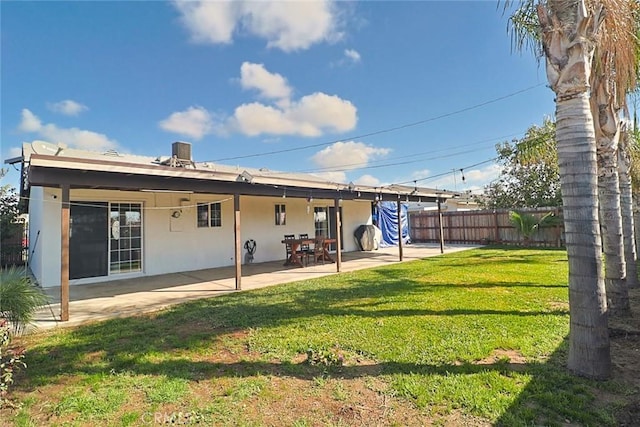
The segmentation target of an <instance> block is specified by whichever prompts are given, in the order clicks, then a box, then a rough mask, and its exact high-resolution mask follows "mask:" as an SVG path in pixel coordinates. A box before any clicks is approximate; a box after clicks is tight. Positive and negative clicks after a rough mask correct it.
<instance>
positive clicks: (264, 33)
mask: <svg viewBox="0 0 640 427" xmlns="http://www.w3.org/2000/svg"><path fill="white" fill-rule="evenodd" d="M173 4H174V6H175V7H176V9H177V10H178V11H179V12H180V14H181V21H182V23H183V25H184V26H185V27H186V28H187V29H188V30H189V32H190V33H191V37H192V39H193V41H195V42H200V43H212V44H217V43H231V42H232V41H233V37H234V35H235V34H237V33H239V32H241V31H244V32H245V33H248V34H252V35H254V36H257V37H260V38H263V39H266V40H267V46H268V47H275V48H278V49H281V50H283V51H285V52H291V51H296V50H302V49H308V48H309V47H310V46H312V45H313V44H316V43H321V42H325V41H326V42H332V41H336V40H338V39H340V38H341V37H342V33H341V32H340V31H339V30H338V27H339V22H338V9H337V6H336V4H335V2H334V1H331V0H317V1H295V2H290V1H278V2H271V1H253V0H248V1H245V0H236V1H207V0H198V1H190V0H175V1H174V2H173Z"/></svg>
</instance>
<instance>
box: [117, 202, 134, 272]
mask: <svg viewBox="0 0 640 427" xmlns="http://www.w3.org/2000/svg"><path fill="white" fill-rule="evenodd" d="M109 217H110V221H109V236H110V243H109V247H110V250H109V260H110V271H111V273H128V272H132V271H142V205H141V204H140V203H111V206H110V213H109Z"/></svg>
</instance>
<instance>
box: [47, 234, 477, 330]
mask: <svg viewBox="0 0 640 427" xmlns="http://www.w3.org/2000/svg"><path fill="white" fill-rule="evenodd" d="M473 247H474V246H468V245H447V246H445V250H444V252H445V253H451V252H457V251H461V250H466V249H471V248H473ZM437 255H440V245H438V244H426V243H416V244H409V245H405V246H404V247H403V262H406V261H413V260H416V259H422V258H427V257H432V256H437ZM398 262H399V261H398V248H397V247H390V248H382V249H380V250H377V251H372V252H347V253H343V255H342V269H341V270H342V272H349V271H355V270H362V269H366V268H372V267H378V266H383V265H390V264H394V263H398ZM234 272H235V269H234V267H224V268H212V269H206V270H197V271H188V272H182V273H172V274H164V275H159V276H148V277H141V278H135V279H124V280H114V281H109V282H103V283H98V284H91V285H77V286H71V287H70V303H69V313H70V315H69V321H67V322H60V321H59V319H60V303H59V301H60V288H59V287H54V288H46V289H45V290H46V292H47V294H48V295H49V296H50V297H51V304H49V305H47V306H45V307H43V308H42V309H40V310H39V311H38V312H37V314H36V322H35V326H36V327H37V328H38V329H47V328H54V327H66V326H74V325H78V324H82V323H86V322H90V321H96V320H105V319H110V318H115V317H125V316H132V315H136V314H141V313H147V312H152V311H157V310H160V309H163V308H165V307H168V306H171V305H174V304H179V303H182V302H185V301H190V300H195V299H199V298H209V297H213V296H217V295H222V294H226V293H230V292H239V291H236V290H235V276H234ZM332 274H339V273H336V265H335V264H333V263H326V264H324V265H322V264H318V265H314V264H311V265H309V266H307V267H304V268H299V267H283V265H282V261H274V262H266V263H260V264H248V265H243V266H242V291H247V290H252V289H259V288H264V287H267V286H272V285H278V284H282V283H288V282H295V281H302V280H308V279H313V278H316V277H322V276H328V275H332ZM242 291H240V292H242Z"/></svg>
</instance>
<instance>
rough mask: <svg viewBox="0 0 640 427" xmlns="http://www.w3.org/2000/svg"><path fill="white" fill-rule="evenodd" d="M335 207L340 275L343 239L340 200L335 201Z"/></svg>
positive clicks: (337, 268)
mask: <svg viewBox="0 0 640 427" xmlns="http://www.w3.org/2000/svg"><path fill="white" fill-rule="evenodd" d="M333 205H334V206H335V208H336V209H335V211H336V271H337V272H338V273H340V269H341V268H342V239H341V238H340V234H341V233H340V230H341V229H342V219H341V218H340V199H335V200H334V201H333Z"/></svg>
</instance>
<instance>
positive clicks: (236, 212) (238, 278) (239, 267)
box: [233, 193, 242, 291]
mask: <svg viewBox="0 0 640 427" xmlns="http://www.w3.org/2000/svg"><path fill="white" fill-rule="evenodd" d="M233 211H234V217H233V225H234V229H233V235H234V236H235V251H236V254H235V259H236V291H239V290H240V289H242V243H241V242H240V240H241V236H240V194H238V193H236V194H234V195H233Z"/></svg>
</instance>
